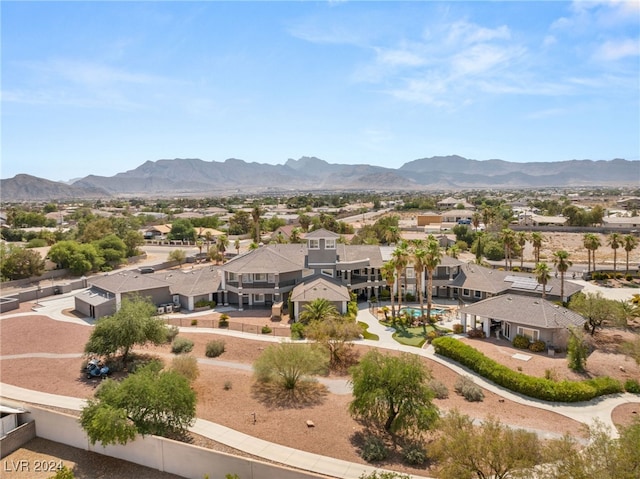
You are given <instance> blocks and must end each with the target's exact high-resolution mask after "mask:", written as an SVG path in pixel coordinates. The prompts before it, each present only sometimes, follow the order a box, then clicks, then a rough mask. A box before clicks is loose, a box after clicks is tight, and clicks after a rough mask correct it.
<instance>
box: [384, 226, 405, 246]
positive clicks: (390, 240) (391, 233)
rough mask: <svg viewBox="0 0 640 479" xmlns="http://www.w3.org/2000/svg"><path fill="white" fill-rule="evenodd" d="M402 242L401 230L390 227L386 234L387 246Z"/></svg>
mask: <svg viewBox="0 0 640 479" xmlns="http://www.w3.org/2000/svg"><path fill="white" fill-rule="evenodd" d="M400 240H401V237H400V230H399V229H398V227H397V226H389V228H387V229H386V230H385V232H384V241H385V243H387V244H389V245H390V244H396V243H397V242H398V241H400Z"/></svg>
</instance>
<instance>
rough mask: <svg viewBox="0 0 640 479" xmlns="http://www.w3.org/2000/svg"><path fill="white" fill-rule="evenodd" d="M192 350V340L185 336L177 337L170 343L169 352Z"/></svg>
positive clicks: (187, 351) (178, 352) (180, 352)
mask: <svg viewBox="0 0 640 479" xmlns="http://www.w3.org/2000/svg"><path fill="white" fill-rule="evenodd" d="M192 350H193V341H191V340H190V339H187V338H181V337H177V338H176V339H174V340H173V343H171V352H172V353H174V354H182V353H190V352H191V351H192Z"/></svg>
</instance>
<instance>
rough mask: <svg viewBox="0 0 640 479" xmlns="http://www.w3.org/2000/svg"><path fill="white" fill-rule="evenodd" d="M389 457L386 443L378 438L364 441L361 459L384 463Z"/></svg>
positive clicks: (369, 437) (369, 438) (371, 437)
mask: <svg viewBox="0 0 640 479" xmlns="http://www.w3.org/2000/svg"><path fill="white" fill-rule="evenodd" d="M388 455H389V451H388V450H387V446H385V444H384V441H383V440H382V439H380V438H379V437H377V436H367V437H366V438H365V439H364V444H363V445H362V450H361V451H360V457H362V459H364V460H365V461H367V462H377V461H384V460H385V459H386V458H387V456H388Z"/></svg>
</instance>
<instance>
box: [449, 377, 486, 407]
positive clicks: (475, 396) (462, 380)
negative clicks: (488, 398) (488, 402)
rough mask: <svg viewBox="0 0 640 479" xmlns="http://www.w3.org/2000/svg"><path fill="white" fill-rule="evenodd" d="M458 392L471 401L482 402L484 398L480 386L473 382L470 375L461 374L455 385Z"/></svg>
mask: <svg viewBox="0 0 640 479" xmlns="http://www.w3.org/2000/svg"><path fill="white" fill-rule="evenodd" d="M454 389H455V391H456V393H458V394H459V395H461V396H462V397H464V398H465V399H466V400H467V401H470V402H480V401H482V400H483V399H484V393H483V392H482V389H481V388H480V386H478V385H477V384H476V383H474V382H473V379H472V378H471V377H469V376H460V377H459V378H458V379H457V381H456V384H455V385H454Z"/></svg>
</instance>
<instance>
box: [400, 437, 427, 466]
mask: <svg viewBox="0 0 640 479" xmlns="http://www.w3.org/2000/svg"><path fill="white" fill-rule="evenodd" d="M402 459H404V462H406V463H407V464H409V465H411V466H422V465H423V464H424V463H425V462H427V451H426V450H425V448H424V445H422V444H420V443H419V442H412V443H410V444H407V445H406V446H404V447H403V448H402Z"/></svg>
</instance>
